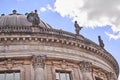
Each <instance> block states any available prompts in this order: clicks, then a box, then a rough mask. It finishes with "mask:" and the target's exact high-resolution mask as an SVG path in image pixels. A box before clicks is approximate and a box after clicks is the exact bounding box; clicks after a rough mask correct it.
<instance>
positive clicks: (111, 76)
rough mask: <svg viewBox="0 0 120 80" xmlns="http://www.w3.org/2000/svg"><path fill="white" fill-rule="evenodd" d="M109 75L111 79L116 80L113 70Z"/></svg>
mask: <svg viewBox="0 0 120 80" xmlns="http://www.w3.org/2000/svg"><path fill="white" fill-rule="evenodd" d="M107 77H108V79H109V80H116V78H115V74H114V73H113V72H109V73H107Z"/></svg>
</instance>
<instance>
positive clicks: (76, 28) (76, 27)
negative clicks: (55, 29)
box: [74, 21, 83, 35]
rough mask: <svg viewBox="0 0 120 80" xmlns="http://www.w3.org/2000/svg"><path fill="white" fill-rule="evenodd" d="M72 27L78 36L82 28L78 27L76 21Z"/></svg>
mask: <svg viewBox="0 0 120 80" xmlns="http://www.w3.org/2000/svg"><path fill="white" fill-rule="evenodd" d="M74 26H75V32H76V34H77V35H79V32H80V30H81V29H82V28H83V27H80V26H79V24H78V23H77V21H75V23H74Z"/></svg>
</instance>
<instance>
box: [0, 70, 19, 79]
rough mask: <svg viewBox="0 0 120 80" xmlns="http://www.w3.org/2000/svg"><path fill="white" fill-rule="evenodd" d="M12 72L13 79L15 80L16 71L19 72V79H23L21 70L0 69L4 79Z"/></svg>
mask: <svg viewBox="0 0 120 80" xmlns="http://www.w3.org/2000/svg"><path fill="white" fill-rule="evenodd" d="M9 73H12V74H13V80H15V73H19V80H21V72H20V70H2V71H0V74H3V75H4V80H6V78H7V77H6V75H7V74H9Z"/></svg>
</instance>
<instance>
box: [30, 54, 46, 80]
mask: <svg viewBox="0 0 120 80" xmlns="http://www.w3.org/2000/svg"><path fill="white" fill-rule="evenodd" d="M45 59H46V55H38V56H36V55H34V56H33V58H32V62H33V68H34V72H35V74H34V80H44V66H45Z"/></svg>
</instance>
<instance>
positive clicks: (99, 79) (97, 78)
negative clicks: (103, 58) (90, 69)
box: [95, 77, 103, 80]
mask: <svg viewBox="0 0 120 80" xmlns="http://www.w3.org/2000/svg"><path fill="white" fill-rule="evenodd" d="M95 80H103V79H101V78H99V77H95Z"/></svg>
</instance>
